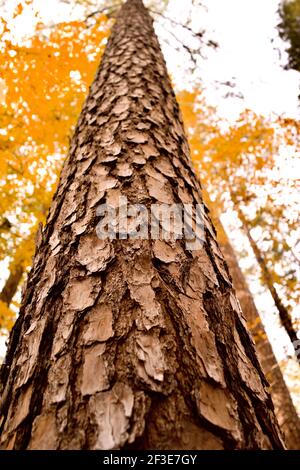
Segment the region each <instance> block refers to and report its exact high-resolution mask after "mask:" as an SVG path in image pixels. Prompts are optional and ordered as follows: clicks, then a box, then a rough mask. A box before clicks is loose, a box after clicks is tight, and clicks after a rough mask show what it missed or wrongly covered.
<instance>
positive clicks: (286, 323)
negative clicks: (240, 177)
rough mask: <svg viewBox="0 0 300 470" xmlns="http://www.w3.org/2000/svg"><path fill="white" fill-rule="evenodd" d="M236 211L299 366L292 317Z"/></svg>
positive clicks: (238, 210) (299, 358)
mask: <svg viewBox="0 0 300 470" xmlns="http://www.w3.org/2000/svg"><path fill="white" fill-rule="evenodd" d="M236 209H237V213H238V216H239V219H240V221H241V223H242V227H243V229H244V233H245V235H246V236H247V238H248V240H249V243H250V246H251V248H252V250H253V253H254V255H255V258H256V260H257V262H258V264H259V267H260V269H261V273H262V277H263V280H264V283H265V285H266V286H267V288H268V289H269V291H270V294H271V296H272V298H273V301H274V304H275V306H276V308H277V310H278V313H279V318H280V322H281V324H282V326H283V328H284V329H285V331H286V333H287V335H288V337H289V338H290V340H291V343H292V345H293V348H294V350H295V353H296V354H295V355H296V358H297V361H298V363H299V364H300V355H299V342H300V340H299V338H298V335H297V331H296V330H295V328H294V325H293V320H292V317H291V315H290V312H289V311H288V309H287V308H286V306H285V305H284V304H283V302H282V300H281V298H280V296H279V294H278V292H277V289H276V287H275V286H274V283H273V281H272V276H271V273H270V271H269V269H268V266H267V263H266V260H265V259H264V256H263V254H262V252H261V250H260V248H259V246H258V244H257V243H256V241H255V240H254V238H253V237H252V235H251V232H250V229H249V223H248V221H247V218H246V216H245V214H244V213H243V211H242V210H241V209H240V208H239V207H236Z"/></svg>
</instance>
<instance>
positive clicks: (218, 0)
mask: <svg viewBox="0 0 300 470" xmlns="http://www.w3.org/2000/svg"><path fill="white" fill-rule="evenodd" d="M35 2H36V4H37V5H40V7H41V12H42V18H43V19H44V20H46V21H49V22H51V21H53V22H57V21H62V20H65V19H69V18H70V10H69V6H68V4H67V3H66V2H62V1H59V0H47V1H45V0H35ZM203 2H204V4H206V5H207V8H202V7H199V8H196V10H194V14H193V17H192V19H191V20H192V23H191V24H192V28H193V30H194V31H198V30H199V29H201V28H205V30H206V32H207V36H208V37H209V38H210V39H213V40H214V41H217V42H218V43H219V48H218V49H217V50H212V49H208V50H206V49H205V55H206V58H205V59H202V60H199V62H198V66H197V72H196V73H195V75H194V77H193V80H194V79H196V80H199V81H200V80H201V83H202V85H203V86H204V88H205V94H206V98H207V100H208V102H209V103H210V104H212V105H214V106H216V107H217V109H218V113H219V114H220V116H222V117H226V118H227V119H230V120H234V119H236V118H237V116H238V114H239V113H240V112H241V111H242V110H244V109H245V108H249V109H252V110H254V111H255V112H256V113H261V114H264V115H270V114H278V115H286V116H290V117H294V118H297V117H299V108H298V99H297V96H298V94H299V81H300V80H299V74H298V73H297V72H295V71H291V70H290V71H287V70H284V68H283V65H284V64H285V63H286V61H287V57H286V53H285V51H284V47H285V45H284V43H283V42H282V41H281V40H280V39H279V38H278V34H277V30H276V25H277V23H278V16H277V10H278V5H279V1H278V0H203ZM14 3H18V2H17V0H16V1H15V0H9V2H6V5H9V8H12V7H13V4H14ZM99 3H100V4H101V3H103V1H102V2H99ZM145 3H146V4H147V3H149V2H147V0H146V1H145ZM152 3H153V2H152ZM197 3H199V2H197V1H194V4H197ZM190 6H191V0H184V1H182V0H170V1H169V6H168V10H167V12H166V13H165V16H167V17H169V18H173V19H174V20H175V21H176V22H178V21H179V22H184V21H185V20H186V19H187V18H188V15H189V11H190ZM80 13H81V9H80V8H79V9H77V10H75V13H74V14H75V16H76V14H80ZM31 27H32V18H30V17H28V19H27V21H24V20H23V21H22V23H20V24H19V25H18V34H25V33H30V29H31ZM166 27H167V28H168V29H169V30H171V31H172V32H173V33H175V35H178V36H180V38H183V40H187V41H191V44H193V38H191V37H190V36H189V34H188V33H187V32H186V31H184V30H183V29H182V28H180V27H179V26H176V25H174V24H172V23H170V22H169V21H166V20H164V19H163V18H162V17H158V23H157V24H156V30H157V32H158V34H159V36H160V38H161V39H162V40H161V44H162V47H163V52H164V55H165V58H166V61H167V65H168V69H169V72H170V73H171V76H172V79H173V80H174V82H175V85H176V87H178V88H188V87H190V86H191V76H190V75H189V74H188V73H187V70H186V69H185V67H184V60H183V58H182V57H181V56H180V55H178V54H177V53H175V52H174V47H173V45H174V37H173V39H172V36H170V34H169V33H168V32H166V30H165V29H166ZM164 39H167V40H168V41H170V42H171V45H167V44H166V42H165V40H164ZM227 81H230V82H232V83H234V85H235V88H233V89H231V88H228V87H226V86H224V85H222V84H221V83H224V82H227ZM229 91H234V92H235V94H236V95H238V96H239V97H231V98H230V97H229V98H228V97H227V98H226V97H225V96H226V94H227V93H228V92H229ZM285 171H289V172H290V173H289V174H291V172H294V173H295V172H296V171H298V174H300V168H298V170H297V169H295V168H291V169H287V170H285ZM225 223H226V221H225ZM234 241H235V243H236V244H237V245H239V246H240V248H241V249H243V248H244V244H246V245H247V242H246V241H245V240H244V239H243V238H242V237H241V236H239V235H237V236H236V237H235V240H234ZM244 263H245V262H244ZM5 272H6V271H5V267H4V266H2V276H1V272H0V281H1V277H2V279H3V277H4V276H5ZM250 287H251V289H252V291H253V292H255V293H256V302H257V306H258V307H259V309H260V310H261V311H262V312H264V321H265V325H266V329H267V332H268V334H269V336H270V338H271V340H272V344H273V347H274V351H275V353H276V354H277V357H278V358H279V359H281V358H283V357H284V354H285V352H286V348H287V344H288V342H287V340H286V337H285V334H284V333H283V332H282V330H281V329H280V328H279V326H278V323H277V322H276V321H274V318H275V317H274V315H270V311H271V312H272V311H273V312H274V307H273V303H272V300H271V299H270V297H269V296H268V295H267V294H266V293H264V292H262V291H261V288H260V286H258V284H257V282H252V283H251V286H250ZM3 351H4V341H3V340H1V339H0V356H1V355H3ZM289 351H290V352H291V350H290V349H289Z"/></svg>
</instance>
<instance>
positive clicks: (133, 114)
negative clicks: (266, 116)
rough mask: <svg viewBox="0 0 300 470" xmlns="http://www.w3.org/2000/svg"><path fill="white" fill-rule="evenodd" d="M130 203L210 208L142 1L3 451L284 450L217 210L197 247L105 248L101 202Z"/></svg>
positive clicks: (105, 66)
mask: <svg viewBox="0 0 300 470" xmlns="http://www.w3.org/2000/svg"><path fill="white" fill-rule="evenodd" d="M121 194H122V195H123V196H126V197H127V198H128V201H129V202H130V203H131V204H138V203H139V204H144V205H145V206H146V207H147V208H148V209H149V208H150V207H151V205H152V204H159V203H166V204H172V203H190V204H194V205H196V204H201V202H202V201H201V192H200V188H199V183H198V181H197V178H196V177H195V174H194V172H193V170H192V164H191V160H190V154H189V148H188V145H187V141H186V138H185V135H184V130H183V125H182V120H181V117H180V113H179V109H178V105H177V103H176V100H175V96H174V93H173V91H172V88H171V83H170V81H169V78H168V75H167V71H166V67H165V63H164V60H163V57H162V54H161V51H160V48H159V44H158V41H157V38H156V36H155V34H154V30H153V26H152V20H151V19H150V16H149V15H148V13H147V10H146V9H145V8H144V6H143V4H142V1H141V0H129V1H128V2H127V3H126V4H125V5H124V6H123V7H122V9H121V12H120V14H119V16H118V19H117V22H116V24H115V26H114V28H113V32H112V34H111V37H110V40H109V42H108V45H107V48H106V51H105V54H104V57H103V60H102V64H101V67H100V69H99V71H98V73H97V75H96V78H95V81H94V83H93V85H92V87H91V90H90V94H89V97H88V99H87V101H86V103H85V106H84V109H83V111H82V113H81V116H80V118H79V122H78V126H77V129H76V131H75V135H74V138H73V141H72V144H71V149H70V156H69V158H68V160H67V162H66V163H65V165H64V169H63V171H62V175H61V180H60V184H59V187H58V190H57V193H56V195H55V197H54V201H53V204H52V207H51V209H50V213H49V217H48V222H47V225H46V227H45V229H44V231H43V232H42V233H41V234H40V236H39V237H38V238H39V241H38V243H37V251H36V255H35V259H34V263H33V268H32V271H31V274H30V276H29V279H28V285H27V289H26V292H25V295H24V298H23V303H22V307H21V312H20V316H19V318H18V320H17V323H16V325H15V327H14V329H13V332H12V335H11V338H10V344H9V348H8V353H7V358H6V365H7V367H6V368H4V369H3V372H2V378H1V381H2V384H3V385H4V384H5V383H6V387H5V390H4V392H3V398H2V418H0V420H1V421H0V422H1V446H2V448H4V449H11V448H14V449H37V448H39V449H113V448H124V449H130V448H131V449H267V448H274V449H282V448H283V447H284V446H283V443H282V440H281V437H280V432H279V428H278V425H277V421H276V418H275V415H274V410H273V404H272V401H271V397H270V395H269V393H268V391H267V382H266V379H265V377H264V375H263V372H262V370H261V368H260V365H259V362H258V360H257V357H256V352H255V348H254V344H253V342H252V340H251V338H250V335H249V333H248V331H247V329H246V326H245V322H244V320H243V317H242V315H241V312H240V310H239V307H238V303H237V301H236V298H235V296H234V293H233V289H232V285H231V281H230V278H229V275H228V271H227V268H226V265H225V263H224V261H223V257H222V254H221V252H220V250H219V248H218V245H217V242H216V236H215V231H214V229H213V228H212V225H211V222H210V219H209V217H208V215H207V213H206V211H204V210H203V219H204V224H205V242H204V245H203V246H202V247H201V248H199V249H198V250H197V251H195V250H194V251H193V250H191V249H187V248H186V244H185V240H184V239H179V240H176V241H173V242H172V241H169V242H168V243H167V242H166V241H164V240H162V239H160V240H154V239H152V238H151V239H149V238H148V239H133V238H129V239H116V240H112V241H109V240H107V239H106V240H100V239H98V238H97V236H96V226H97V223H98V222H99V217H98V218H97V214H96V206H97V205H98V204H99V203H100V202H108V203H109V205H110V206H114V205H115V204H116V201H118V199H119V196H120V195H121ZM152 207H153V206H152ZM145 238H146V237H145ZM6 397H9V400H8V399H7V398H6Z"/></svg>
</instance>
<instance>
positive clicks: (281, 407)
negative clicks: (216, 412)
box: [213, 217, 300, 450]
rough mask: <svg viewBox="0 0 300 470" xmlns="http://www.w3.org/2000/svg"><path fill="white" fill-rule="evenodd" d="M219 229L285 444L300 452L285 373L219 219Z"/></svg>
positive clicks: (298, 430)
mask: <svg viewBox="0 0 300 470" xmlns="http://www.w3.org/2000/svg"><path fill="white" fill-rule="evenodd" d="M213 221H214V225H215V227H216V229H217V234H218V241H219V244H220V246H221V250H222V252H223V254H224V256H225V260H226V262H227V264H228V267H229V271H230V274H231V276H232V280H233V285H234V288H235V291H236V295H237V298H238V300H239V302H240V304H241V308H242V312H243V314H244V316H245V318H246V320H247V324H248V327H249V328H250V331H251V333H252V336H253V338H254V341H255V344H256V348H257V352H258V358H259V360H260V363H261V365H262V368H263V371H264V373H265V375H266V378H267V379H268V381H269V383H270V390H271V396H272V399H273V403H274V406H275V413H276V417H277V419H278V423H279V426H280V429H281V430H282V432H283V435H284V439H285V443H286V446H287V448H288V449H290V450H292V449H293V450H297V449H298V450H299V449H300V419H299V416H298V414H297V412H296V409H295V406H294V404H293V401H292V399H291V396H290V393H289V390H288V388H287V386H286V383H285V381H284V378H283V375H282V372H281V370H280V367H279V365H278V362H277V360H276V357H275V355H274V353H273V349H272V346H271V344H270V342H269V340H268V337H267V334H266V331H265V329H264V326H263V324H262V321H261V319H260V316H259V313H258V311H257V308H256V305H255V303H254V300H253V297H252V294H251V292H250V290H249V287H248V285H247V281H246V279H245V276H244V275H243V273H242V271H241V269H240V267H239V263H238V260H237V257H236V255H235V252H234V250H233V248H232V245H231V243H230V241H229V239H228V236H227V234H226V231H225V229H224V227H223V225H222V223H221V221H220V219H218V218H217V217H214V219H213Z"/></svg>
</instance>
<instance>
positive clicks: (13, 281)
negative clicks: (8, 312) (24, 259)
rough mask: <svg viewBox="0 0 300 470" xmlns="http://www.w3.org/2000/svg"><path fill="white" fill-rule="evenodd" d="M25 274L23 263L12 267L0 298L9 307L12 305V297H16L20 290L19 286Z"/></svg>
mask: <svg viewBox="0 0 300 470" xmlns="http://www.w3.org/2000/svg"><path fill="white" fill-rule="evenodd" d="M23 274H24V268H23V266H22V264H21V263H20V264H18V265H16V266H15V267H14V268H12V270H11V272H10V274H9V276H8V278H7V280H6V282H5V284H4V286H3V289H2V291H1V292H0V300H1V301H2V302H4V303H5V304H6V305H7V306H8V307H9V306H10V304H11V302H12V299H13V298H14V296H15V294H16V292H17V290H18V286H19V284H20V282H21V279H22V276H23Z"/></svg>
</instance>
